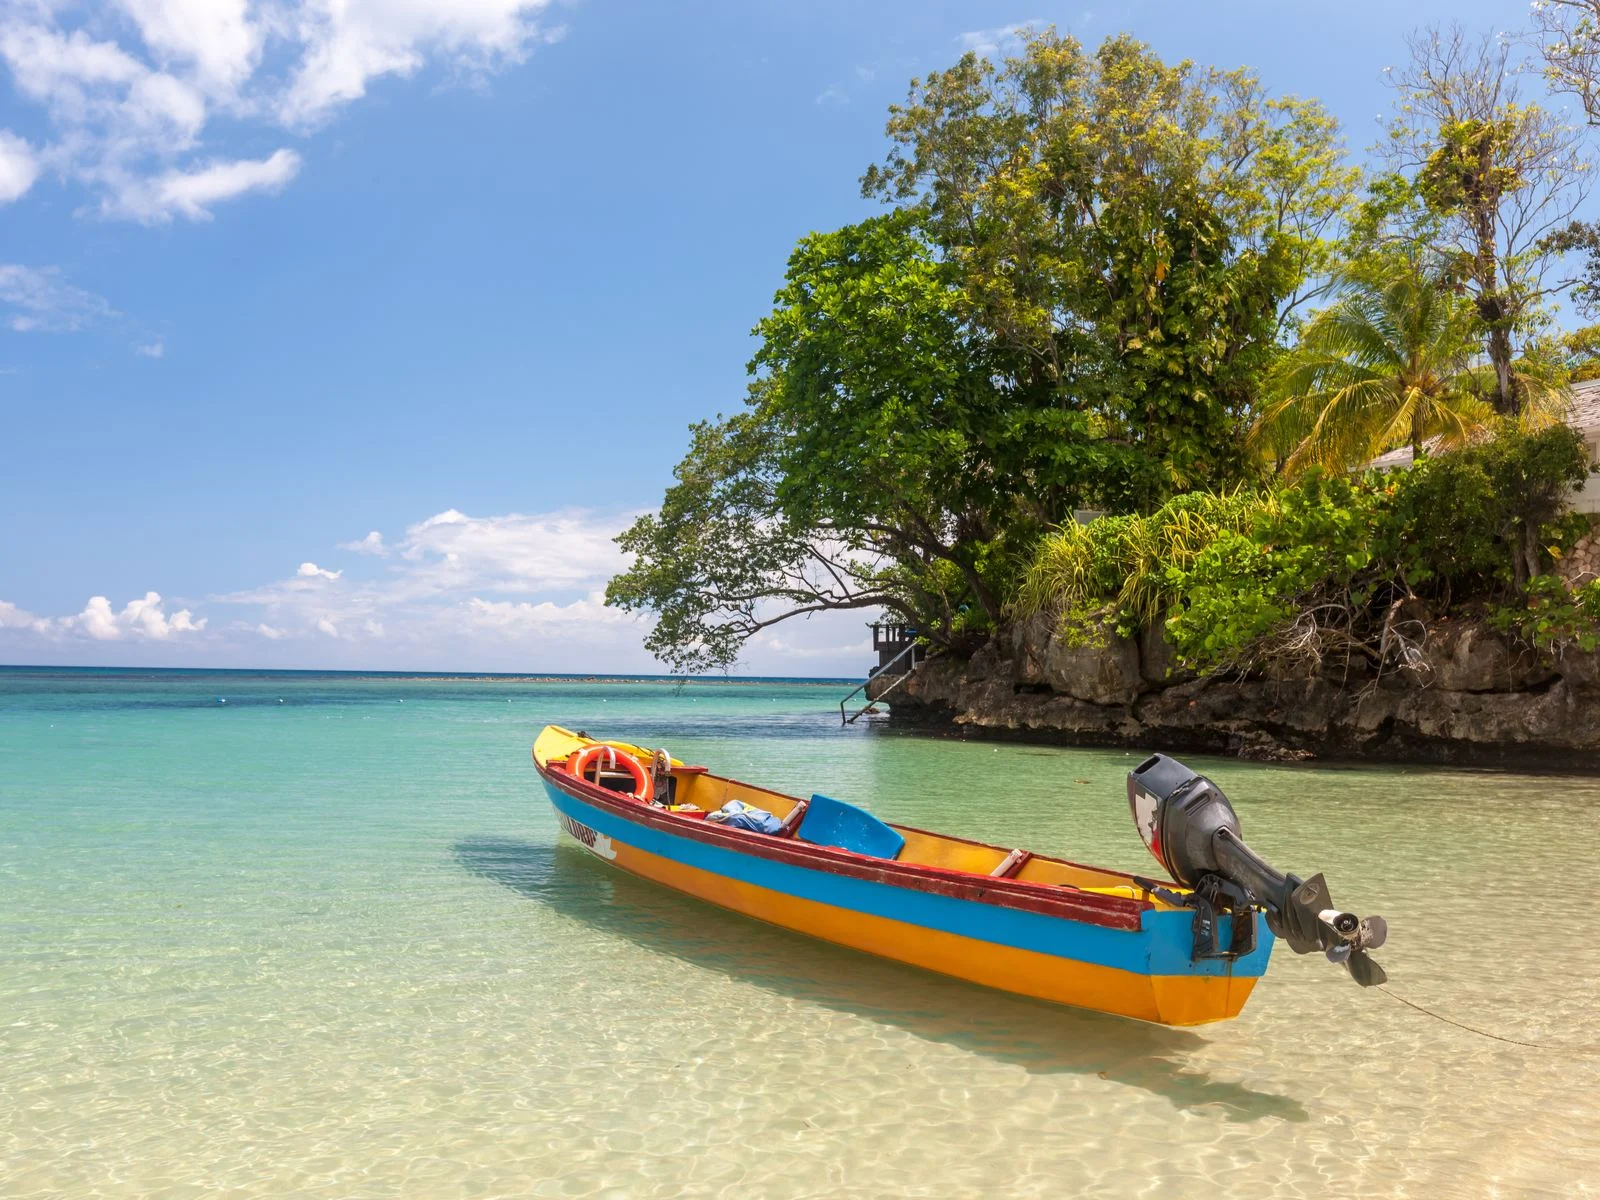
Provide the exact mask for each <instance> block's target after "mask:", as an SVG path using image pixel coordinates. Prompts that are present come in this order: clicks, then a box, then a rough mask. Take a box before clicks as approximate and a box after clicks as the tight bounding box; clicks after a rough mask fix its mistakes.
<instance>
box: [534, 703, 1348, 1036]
mask: <svg viewBox="0 0 1600 1200" xmlns="http://www.w3.org/2000/svg"><path fill="white" fill-rule="evenodd" d="M533 759H534V763H535V765H536V766H537V767H538V770H539V774H540V777H541V778H542V780H543V782H544V786H545V790H546V791H547V792H548V793H549V797H550V803H551V804H552V805H553V806H554V807H555V810H556V817H557V820H558V822H559V823H560V826H561V829H562V830H563V832H564V833H565V834H566V835H568V836H570V837H571V838H573V839H574V840H575V841H576V842H578V844H579V845H581V846H583V847H584V848H585V849H586V850H588V851H589V852H590V853H592V854H594V855H596V856H597V857H599V858H601V859H603V860H604V861H606V862H608V863H610V864H611V865H612V866H614V867H619V868H621V869H622V870H624V871H628V872H630V873H632V874H634V875H638V876H641V877H643V878H645V879H650V880H654V881H655V882H657V883H660V884H664V885H665V886H667V887H670V888H673V889H675V890H677V891H680V892H684V893H686V894H688V895H691V896H696V897H698V898H700V899H702V900H707V901H710V902H711V903H712V904H717V905H720V906H722V907H723V908H726V909H731V910H732V911H734V912H737V913H742V914H744V915H745V916H749V917H755V918H756V919H758V920H761V921H766V922H769V923H771V924H773V925H778V926H781V927H783V928H785V929H792V930H795V931H797V932H799V933H805V934H810V935H812V936H813V937H818V938H822V939H824V940H826V941H830V942H836V943H838V944H839V945H841V946H849V947H851V948H853V949H856V950H864V951H867V952H868V953H871V954H877V955H881V956H882V957H884V958H889V959H894V960H895V961H897V962H903V963H909V964H911V965H913V966H918V967H923V968H926V969H928V970H932V971H937V972H940V973H942V974H945V975H953V976H956V977H957V978H960V979H966V980H971V981H972V982H974V983H978V984H983V985H986V986H989V987H994V988H999V989H1001V990H1003V991H1007V992H1015V993H1018V994H1020V995H1024V996H1034V997H1037V998H1039V999H1042V1000H1049V1001H1055V1002H1057V1003H1061V1004H1069V1005H1073V1006H1076V1007H1079V1008H1088V1009H1095V1010H1098V1011H1100V1012H1106V1013H1115V1014H1118V1015H1121V1016H1125V1017H1134V1018H1137V1019H1139V1020H1143V1021H1154V1022H1158V1023H1161V1024H1165V1025H1197V1024H1201V1023H1204V1022H1207V1021H1220V1020H1225V1019H1227V1018H1229V1017H1233V1016H1237V1015H1238V1013H1239V1011H1240V1009H1241V1008H1243V1006H1244V1003H1245V1001H1246V1000H1247V999H1248V998H1249V996H1250V991H1251V989H1252V988H1253V987H1254V986H1255V982H1256V980H1257V979H1258V978H1259V977H1260V976H1261V974H1262V972H1263V971H1265V970H1266V966H1267V960H1268V958H1269V956H1270V955H1271V952H1272V945H1273V935H1272V933H1271V932H1270V931H1269V930H1268V929H1267V928H1266V927H1265V925H1264V923H1262V922H1263V918H1262V914H1261V913H1259V912H1258V911H1256V909H1255V908H1253V907H1248V906H1247V907H1245V908H1244V909H1243V913H1244V916H1245V919H1247V920H1249V921H1252V922H1255V923H1257V924H1256V928H1254V929H1242V930H1240V933H1241V935H1242V936H1241V937H1240V938H1239V939H1238V940H1237V941H1235V939H1234V937H1233V931H1232V929H1231V928H1230V923H1231V922H1233V921H1235V920H1239V917H1238V916H1232V915H1228V914H1216V915H1215V916H1214V917H1211V918H1208V919H1209V920H1212V921H1213V922H1214V923H1215V925H1216V930H1215V937H1216V938H1217V940H1218V942H1219V943H1220V944H1221V945H1224V946H1247V947H1248V950H1247V952H1242V953H1236V954H1230V953H1222V954H1201V953H1199V952H1198V951H1197V922H1196V912H1195V910H1194V909H1193V908H1192V907H1191V906H1190V903H1189V889H1185V888H1181V887H1179V885H1178V884H1176V883H1174V884H1170V885H1164V884H1157V883H1155V882H1153V881H1151V880H1144V879H1141V878H1139V877H1137V876H1133V875H1127V874H1123V873H1121V872H1118V871H1109V870H1103V869H1100V868H1098V867H1089V866H1083V865H1081V864H1078V863H1074V862H1068V861H1066V860H1064V859H1059V858H1051V857H1049V856H1047V855H1042V854H1033V853H1029V852H1028V851H1026V850H1018V849H1013V848H1009V847H1002V846H989V845H984V844H982V843H979V842H972V841H967V840H966V839H964V838H958V837H949V836H945V835H942V834H937V833H929V832H927V831H925V830H921V829H913V828H910V827H907V826H903V825H889V824H886V823H884V822H882V821H879V820H878V819H877V818H875V817H873V816H872V815H871V814H870V813H868V812H866V811H865V810H863V809H860V808H857V807H855V806H853V805H849V804H843V803H840V802H839V801H836V800H832V799H830V798H829V797H826V796H820V795H818V796H812V797H811V798H810V799H809V800H802V799H800V798H799V797H795V796H786V795H782V794H781V793H778V792H774V791H771V790H769V789H767V788H762V787H756V786H754V785H751V784H745V783H740V782H739V781H737V780H734V779H727V778H724V777H722V776H719V775H713V774H711V773H710V772H709V771H707V770H706V769H705V768H704V767H698V766H689V765H686V764H684V763H682V762H679V761H678V760H676V759H670V758H667V757H666V756H665V754H664V753H663V752H652V751H651V750H649V749H647V748H645V747H642V746H636V745H632V744H629V743H624V742H598V741H595V740H594V739H591V738H589V737H588V736H587V735H585V734H582V733H574V732H572V731H570V730H567V729H563V728H561V727H559V726H555V725H552V726H549V727H547V728H546V729H545V730H544V731H543V732H541V733H540V734H539V737H538V740H537V741H536V742H535V743H534V747H533ZM1168 761H1170V760H1168ZM730 800H741V801H744V802H746V803H747V804H749V805H751V806H754V807H756V808H759V809H764V810H766V811H767V812H770V813H771V814H772V815H773V816H774V817H776V818H778V819H779V820H780V821H781V828H780V829H779V831H778V832H776V833H761V832H755V831H750V830H744V829H736V828H730V827H728V826H726V825H723V824H718V823H715V822H714V821H711V820H708V819H707V816H708V814H710V813H712V812H714V811H715V810H718V809H721V808H722V807H723V806H724V805H725V804H727V803H728V801H730ZM667 802H670V804H669V803H667ZM691 806H692V807H691ZM1318 878H1319V879H1320V877H1318ZM1208 928H1209V927H1208Z"/></svg>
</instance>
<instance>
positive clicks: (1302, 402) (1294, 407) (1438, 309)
mask: <svg viewBox="0 0 1600 1200" xmlns="http://www.w3.org/2000/svg"><path fill="white" fill-rule="evenodd" d="M1344 282H1345V284H1346V287H1345V289H1344V291H1343V294H1342V295H1340V296H1339V298H1338V300H1336V301H1335V302H1334V303H1333V304H1332V305H1330V306H1329V307H1328V308H1325V309H1323V310H1322V311H1321V312H1320V313H1318V314H1317V315H1316V316H1315V317H1314V318H1313V319H1312V320H1311V322H1310V323H1309V324H1308V325H1307V326H1306V328H1305V330H1304V331H1303V332H1302V334H1301V337H1300V341H1299V343H1298V344H1297V345H1296V346H1295V347H1294V348H1293V349H1292V350H1290V351H1289V352H1288V353H1287V354H1285V355H1284V356H1283V358H1282V359H1281V360H1280V361H1279V362H1278V364H1277V366H1276V367H1275V369H1274V370H1273V372H1272V373H1271V375H1270V376H1269V377H1268V381H1267V391H1268V394H1269V396H1271V397H1272V399H1271V400H1270V401H1269V402H1268V404H1267V406H1266V408H1265V409H1264V411H1263V412H1262V415H1261V418H1260V421H1259V422H1258V424H1257V427H1256V431H1255V433H1256V437H1257V440H1258V441H1260V442H1262V443H1265V444H1267V445H1268V446H1270V447H1272V448H1273V449H1275V450H1276V451H1278V453H1279V454H1280V455H1281V456H1282V459H1281V461H1282V463H1283V466H1284V467H1285V468H1287V469H1288V470H1289V471H1290V472H1291V473H1298V472H1300V471H1303V470H1305V469H1306V468H1308V467H1321V468H1323V469H1325V470H1334V471H1339V470H1343V469H1344V468H1345V467H1346V466H1348V465H1349V464H1351V463H1360V462H1366V461H1369V460H1371V459H1373V458H1376V457H1377V456H1378V455H1380V454H1382V453H1383V452H1384V451H1385V450H1387V449H1389V448H1390V447H1391V446H1394V445H1396V444H1406V445H1409V446H1410V447H1411V450H1412V455H1413V457H1414V458H1421V456H1422V449H1423V444H1424V442H1426V441H1427V440H1428V439H1430V438H1438V439H1439V441H1440V443H1441V444H1442V445H1443V446H1444V447H1446V448H1454V447H1456V446H1460V445H1463V444H1465V443H1466V442H1468V441H1470V440H1471V439H1472V438H1473V437H1475V436H1479V435H1482V434H1483V433H1485V432H1487V430H1488V429H1489V426H1490V422H1491V419H1492V418H1493V416H1494V409H1493V408H1492V407H1491V406H1490V405H1489V404H1487V403H1485V401H1484V400H1483V399H1482V398H1481V397H1480V396H1478V395H1477V394H1476V392H1475V390H1474V387H1473V384H1474V382H1475V380H1474V377H1473V373H1472V366H1473V359H1474V355H1475V352H1476V350H1477V346H1478V342H1479V330H1478V326H1477V316H1476V314H1475V313H1474V312H1473V310H1472V308H1471V306H1470V305H1468V304H1467V303H1466V302H1465V301H1464V300H1462V299H1461V298H1460V297H1458V296H1456V294H1455V293H1454V292H1453V291H1451V290H1450V289H1449V288H1448V287H1446V286H1444V281H1442V280H1441V279H1439V278H1438V277H1437V276H1430V275H1428V274H1426V273H1425V272H1424V270H1422V269H1420V268H1419V267H1418V265H1417V264H1415V263H1414V262H1408V261H1406V260H1403V259H1398V258H1394V257H1391V258H1390V259H1389V260H1388V261H1386V262H1380V263H1379V264H1371V263H1369V264H1363V266H1362V267H1358V268H1355V269H1353V270H1352V271H1351V273H1350V274H1349V275H1348V276H1347V277H1346V279H1345V280H1344Z"/></svg>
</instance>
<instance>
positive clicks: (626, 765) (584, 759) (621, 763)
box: [567, 742, 652, 802]
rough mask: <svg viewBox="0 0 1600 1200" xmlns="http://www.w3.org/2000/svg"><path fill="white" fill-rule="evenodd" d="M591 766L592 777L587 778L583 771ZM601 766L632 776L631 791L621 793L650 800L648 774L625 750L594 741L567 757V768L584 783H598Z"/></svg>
mask: <svg viewBox="0 0 1600 1200" xmlns="http://www.w3.org/2000/svg"><path fill="white" fill-rule="evenodd" d="M602 759H603V760H604V762H602V761H601V760H602ZM591 766H592V767H594V778H592V779H589V778H586V777H585V776H584V772H585V771H587V770H588V769H589V768H590V767H591ZM602 768H604V769H607V770H613V771H624V772H626V773H627V774H628V775H629V776H630V777H632V779H633V791H631V792H624V793H622V794H623V795H626V796H631V797H632V798H633V799H635V800H643V801H646V802H648V801H649V800H650V798H651V791H652V788H651V784H650V775H649V773H648V772H646V771H645V769H644V768H643V767H642V766H640V765H639V760H638V759H636V758H634V756H633V755H631V754H629V753H628V752H627V751H626V750H618V749H617V748H616V747H615V746H611V745H607V744H606V743H605V742H596V743H594V744H593V745H592V746H585V747H584V748H583V749H582V750H580V751H578V752H577V753H576V754H574V755H573V756H572V757H571V758H569V759H567V770H568V771H569V772H571V773H572V774H573V775H574V776H576V777H577V778H579V779H582V780H583V781H584V782H585V783H599V782H600V771H601V769H602Z"/></svg>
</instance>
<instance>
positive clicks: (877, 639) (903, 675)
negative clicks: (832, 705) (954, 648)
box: [839, 623, 922, 725]
mask: <svg viewBox="0 0 1600 1200" xmlns="http://www.w3.org/2000/svg"><path fill="white" fill-rule="evenodd" d="M872 648H873V649H874V650H877V651H878V655H879V663H878V666H877V667H876V668H875V669H874V670H873V672H872V674H870V675H868V676H867V679H866V682H864V683H862V684H861V685H860V686H859V687H857V688H856V689H855V690H854V691H852V692H851V693H850V694H849V695H848V696H846V697H845V698H844V699H843V700H841V701H839V723H840V724H841V725H854V724H855V723H856V721H857V720H859V719H860V718H861V717H863V716H865V715H866V714H867V713H869V712H872V711H874V707H875V706H876V705H877V703H878V701H880V700H882V699H883V698H884V697H885V696H887V695H888V694H889V693H890V692H892V691H894V689H895V688H897V687H899V686H900V685H901V684H902V683H904V682H905V681H906V680H908V679H910V678H911V674H912V672H913V671H915V670H916V668H917V664H918V663H919V662H920V661H921V660H922V654H921V650H922V647H921V646H920V645H918V644H917V631H916V630H915V629H910V628H907V627H906V626H904V625H889V624H883V623H879V624H875V625H873V626H872ZM891 651H893V652H894V653H893V654H892V655H891ZM901 664H904V667H903V669H902V670H901V671H900V673H899V674H898V675H896V676H895V678H894V681H893V682H892V683H890V684H889V686H888V687H886V688H884V689H883V691H881V692H879V693H878V694H877V695H876V696H873V697H871V698H870V699H869V700H868V701H867V702H866V703H865V704H863V705H862V706H861V707H860V708H858V709H856V710H855V711H854V712H847V711H846V709H847V708H848V707H849V704H850V701H852V700H854V699H855V698H856V697H857V696H859V695H861V693H862V692H864V691H866V690H867V688H869V687H871V686H872V685H873V684H874V683H877V682H879V681H880V680H882V679H883V678H884V677H885V676H886V675H887V674H889V672H891V671H893V670H894V669H895V668H896V667H900V666H901Z"/></svg>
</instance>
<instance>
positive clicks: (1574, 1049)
mask: <svg viewBox="0 0 1600 1200" xmlns="http://www.w3.org/2000/svg"><path fill="white" fill-rule="evenodd" d="M1378 991H1380V992H1382V993H1383V994H1384V995H1385V996H1389V997H1391V998H1392V999H1395V1000H1398V1001H1400V1003H1401V1004H1404V1005H1405V1006H1406V1007H1407V1008H1414V1009H1416V1010H1417V1011H1418V1012H1419V1013H1421V1014H1422V1015H1423V1016H1425V1017H1432V1018H1433V1019H1434V1020H1435V1021H1443V1022H1444V1023H1445V1024H1446V1025H1454V1026H1455V1027H1456V1028H1457V1029H1464V1030H1466V1031H1467V1032H1468V1033H1475V1034H1477V1035H1478V1036H1479V1037H1482V1038H1490V1039H1491V1040H1493V1041H1496V1042H1506V1043H1507V1044H1509V1045H1512V1046H1526V1047H1527V1048H1528V1049H1530V1050H1554V1051H1556V1052H1557V1053H1561V1054H1594V1053H1595V1052H1596V1051H1600V1046H1552V1045H1549V1044H1548V1043H1541V1042H1523V1041H1519V1040H1518V1039H1516V1038H1509V1037H1502V1036H1501V1035H1500V1034H1498V1033H1490V1032H1489V1031H1488V1030H1486V1029H1474V1028H1473V1027H1472V1026H1471V1025H1463V1024H1462V1023H1461V1022H1460V1021H1452V1020H1451V1019H1450V1018H1449V1017H1446V1016H1443V1015H1441V1014H1440V1013H1436V1012H1434V1011H1433V1010H1432V1009H1431V1008H1423V1007H1422V1005H1420V1004H1416V1003H1413V1002H1412V1001H1410V1000H1407V999H1406V998H1405V997H1404V996H1399V995H1396V994H1395V993H1394V992H1391V991H1390V990H1389V989H1388V988H1386V987H1384V986H1382V985H1381V984H1380V985H1378Z"/></svg>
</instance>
